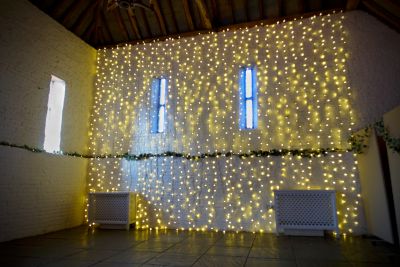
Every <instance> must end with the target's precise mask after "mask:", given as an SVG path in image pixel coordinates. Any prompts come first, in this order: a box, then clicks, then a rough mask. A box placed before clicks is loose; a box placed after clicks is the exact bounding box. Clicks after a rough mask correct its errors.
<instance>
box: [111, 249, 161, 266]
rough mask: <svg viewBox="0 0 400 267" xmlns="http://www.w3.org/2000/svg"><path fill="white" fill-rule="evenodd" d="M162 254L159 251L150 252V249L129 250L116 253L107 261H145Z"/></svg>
mask: <svg viewBox="0 0 400 267" xmlns="http://www.w3.org/2000/svg"><path fill="white" fill-rule="evenodd" d="M158 255H160V253H158V252H148V251H134V250H128V251H124V252H122V253H119V254H116V255H114V256H112V257H110V258H108V259H107V260H105V261H106V262H119V263H121V262H122V263H145V262H147V261H149V260H150V259H152V258H155V257H156V256H158Z"/></svg>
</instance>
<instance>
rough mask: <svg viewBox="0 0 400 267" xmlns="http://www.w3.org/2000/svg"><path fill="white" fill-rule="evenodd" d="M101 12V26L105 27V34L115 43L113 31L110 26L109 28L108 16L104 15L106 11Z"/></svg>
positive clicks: (101, 10)
mask: <svg viewBox="0 0 400 267" xmlns="http://www.w3.org/2000/svg"><path fill="white" fill-rule="evenodd" d="M99 12H100V22H101V25H103V26H104V29H105V32H106V33H107V35H108V37H110V38H109V40H111V42H114V38H113V36H112V33H111V30H110V26H108V23H107V18H106V16H105V15H104V9H100V11H99Z"/></svg>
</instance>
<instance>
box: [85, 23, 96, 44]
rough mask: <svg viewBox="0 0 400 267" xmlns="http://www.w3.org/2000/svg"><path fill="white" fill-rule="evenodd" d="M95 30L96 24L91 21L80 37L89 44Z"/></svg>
mask: <svg viewBox="0 0 400 267" xmlns="http://www.w3.org/2000/svg"><path fill="white" fill-rule="evenodd" d="M95 28H96V23H95V22H94V21H93V20H92V21H91V22H90V23H89V25H88V26H87V27H86V29H85V31H84V32H83V34H82V37H83V38H84V39H86V40H87V41H88V42H90V38H91V35H92V33H93V31H94V30H95Z"/></svg>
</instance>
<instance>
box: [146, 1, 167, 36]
mask: <svg viewBox="0 0 400 267" xmlns="http://www.w3.org/2000/svg"><path fill="white" fill-rule="evenodd" d="M150 6H151V7H152V9H153V10H154V12H155V13H156V17H157V20H158V24H159V26H160V29H161V33H162V34H163V35H167V33H168V32H167V27H166V26H165V21H164V17H163V15H162V13H161V9H160V5H159V4H158V0H150Z"/></svg>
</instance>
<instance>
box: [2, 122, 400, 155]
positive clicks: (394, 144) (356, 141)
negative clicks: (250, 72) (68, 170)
mask: <svg viewBox="0 0 400 267" xmlns="http://www.w3.org/2000/svg"><path fill="white" fill-rule="evenodd" d="M372 129H375V130H376V133H377V134H378V135H379V136H382V137H383V139H384V140H385V142H386V144H387V146H388V147H389V148H390V149H392V150H393V151H395V152H397V153H399V154H400V138H394V137H391V136H390V134H389V131H388V130H387V128H386V127H385V126H384V124H383V121H382V120H381V121H379V122H376V123H374V124H373V125H370V126H368V127H367V128H365V129H364V130H363V131H361V132H360V133H356V134H353V135H352V136H351V137H350V139H349V143H350V144H351V148H350V149H340V148H320V149H271V150H253V151H250V152H248V153H234V152H214V153H202V154H200V155H190V154H185V153H178V152H173V151H166V152H163V153H158V154H152V153H143V154H138V155H136V154H129V153H124V154H101V155H96V154H81V153H78V152H63V151H59V152H56V153H54V154H56V155H62V156H70V157H80V158H87V159H104V158H116V159H122V158H123V159H126V160H130V161H139V160H145V159H149V158H163V157H174V158H184V159H187V160H200V159H205V158H218V157H234V156H235V157H239V158H241V159H245V158H249V157H250V158H251V157H269V156H295V157H303V158H312V157H319V156H326V155H328V154H329V153H343V152H354V153H357V154H361V153H363V152H364V150H365V148H366V147H367V145H366V141H367V139H368V138H369V136H370V135H371V130H372ZM0 146H8V147H14V148H21V149H25V150H28V151H31V152H34V153H49V152H47V151H45V150H43V149H40V148H35V147H30V146H28V145H17V144H12V143H9V142H4V141H1V142H0ZM49 154H53V153H49Z"/></svg>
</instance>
